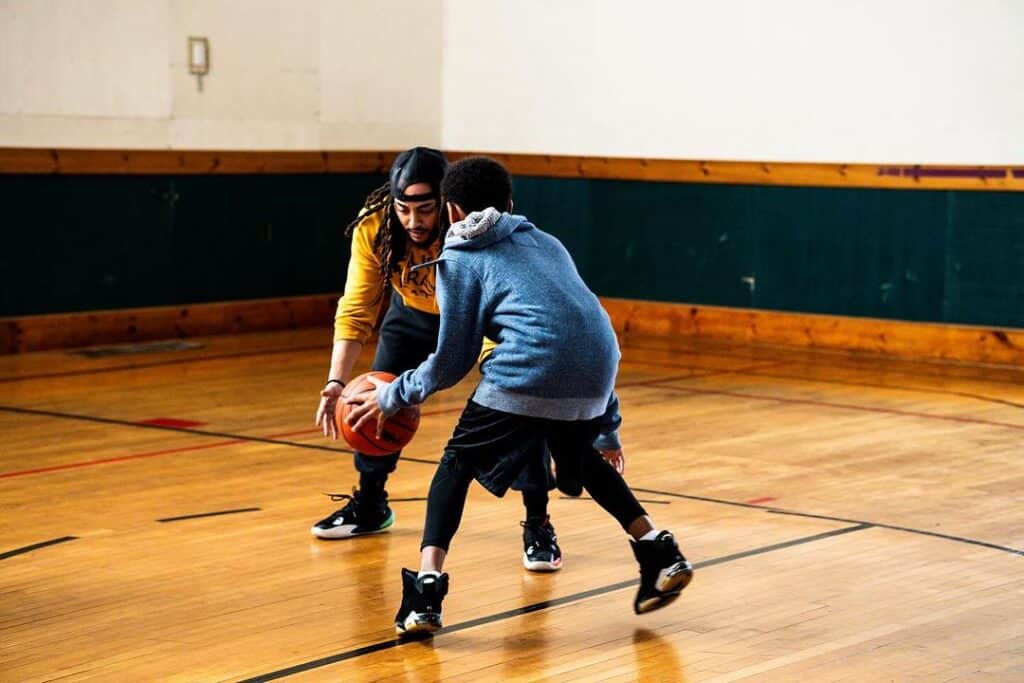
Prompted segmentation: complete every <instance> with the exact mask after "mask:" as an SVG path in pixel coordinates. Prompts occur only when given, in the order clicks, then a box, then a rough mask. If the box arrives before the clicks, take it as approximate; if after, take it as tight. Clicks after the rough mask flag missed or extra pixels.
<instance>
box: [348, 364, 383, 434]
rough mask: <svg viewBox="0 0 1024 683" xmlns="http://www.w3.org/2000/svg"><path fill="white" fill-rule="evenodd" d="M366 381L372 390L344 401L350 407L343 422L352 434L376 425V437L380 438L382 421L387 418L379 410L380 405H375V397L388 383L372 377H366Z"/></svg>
mask: <svg viewBox="0 0 1024 683" xmlns="http://www.w3.org/2000/svg"><path fill="white" fill-rule="evenodd" d="M366 380H367V381H368V382H370V384H372V385H373V389H370V390H369V391H363V392H361V393H358V394H356V395H354V396H349V397H348V398H346V399H345V403H348V404H349V405H351V406H352V407H351V408H350V409H349V411H348V417H347V418H346V419H345V421H346V422H348V425H349V428H350V429H351V430H352V431H353V432H358V431H359V430H360V429H362V428H363V425H367V424H374V423H376V426H377V436H378V437H380V435H381V432H383V431H384V421H385V420H387V419H388V416H387V415H385V414H384V411H383V410H381V409H380V404H379V403H377V395H378V393H379V392H380V390H381V389H383V388H384V387H386V386H388V385H389V384H390V382H385V381H383V380H380V379H377V378H376V377H374V376H373V375H370V376H369V377H367V378H366Z"/></svg>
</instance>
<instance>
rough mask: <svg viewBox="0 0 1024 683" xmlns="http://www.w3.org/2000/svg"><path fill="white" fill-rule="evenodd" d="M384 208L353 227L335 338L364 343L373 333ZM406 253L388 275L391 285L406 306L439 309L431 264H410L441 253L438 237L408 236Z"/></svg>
mask: <svg viewBox="0 0 1024 683" xmlns="http://www.w3.org/2000/svg"><path fill="white" fill-rule="evenodd" d="M386 211H387V209H386V208H385V209H381V210H380V211H377V212H375V213H371V214H368V215H366V216H364V217H363V219H362V220H361V221H360V222H359V224H358V225H356V228H355V230H353V231H352V256H351V258H350V259H349V261H348V277H347V278H346V280H345V293H344V294H342V296H341V298H340V299H338V311H337V313H335V316H334V341H342V340H352V341H357V342H360V343H361V344H365V343H366V341H367V340H368V339H369V338H370V335H371V334H372V333H373V326H374V325H375V324H376V323H377V317H378V315H379V314H380V310H381V307H382V306H383V305H384V296H383V293H384V277H383V276H382V275H381V273H380V265H381V257H380V254H378V253H377V252H376V251H374V249H373V241H374V239H375V238H376V237H377V233H378V232H379V231H380V226H381V223H382V221H383V219H384V216H385V215H386V214H385V212H386ZM405 252H406V253H405V257H404V258H403V259H402V261H401V263H400V264H399V267H398V270H397V271H396V272H394V273H392V275H391V286H392V287H393V288H394V290H395V291H396V292H398V295H399V296H401V297H402V301H404V302H405V305H406V306H408V307H409V308H414V309H416V310H417V311H423V312H425V313H433V314H434V315H437V314H438V313H439V311H438V309H437V299H436V298H435V297H434V291H435V282H434V270H435V269H434V268H420V269H419V270H417V271H416V272H410V271H411V269H412V267H413V266H416V265H419V264H421V263H426V262H427V261H433V260H435V259H436V258H437V257H438V256H439V255H440V253H441V240H440V239H436V240H434V241H433V242H432V243H431V244H430V245H428V246H426V247H420V246H419V245H417V244H415V243H413V242H412V241H411V240H410V241H407V242H406V247H405Z"/></svg>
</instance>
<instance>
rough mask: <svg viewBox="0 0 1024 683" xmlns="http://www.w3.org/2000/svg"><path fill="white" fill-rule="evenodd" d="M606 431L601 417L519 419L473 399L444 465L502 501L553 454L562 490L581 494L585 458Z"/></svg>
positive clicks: (442, 463)
mask: <svg viewBox="0 0 1024 683" xmlns="http://www.w3.org/2000/svg"><path fill="white" fill-rule="evenodd" d="M600 428H601V425H600V418H594V419H593V420H581V421H574V422H567V421H563V420H548V419H545V418H540V417H529V416H526V415H515V414H512V413H505V412H502V411H500V410H494V409H492V408H486V407H484V406H482V405H480V404H478V403H475V402H474V401H473V399H472V397H470V399H469V402H467V403H466V408H465V409H464V410H463V411H462V416H461V417H460V418H459V422H458V424H457V425H456V426H455V433H454V434H452V438H451V439H450V440H449V441H448V445H447V446H445V449H444V456H443V457H442V458H441V465H442V466H444V467H449V468H451V469H452V470H453V472H454V473H455V474H456V475H467V474H468V475H471V476H472V477H473V478H474V479H476V480H477V481H478V482H480V485H481V486H483V487H484V488H485V489H487V490H488V491H490V492H491V493H493V494H494V495H496V496H499V497H501V496H504V495H505V492H506V491H507V490H508V488H509V486H510V485H511V484H512V482H513V481H514V480H515V479H516V477H517V476H518V475H519V474H520V473H521V472H522V471H523V468H524V467H526V466H527V465H532V467H533V468H534V469H535V468H537V467H538V466H539V465H543V464H544V463H545V452H546V450H547V449H550V452H551V456H552V457H553V458H554V461H555V466H556V468H557V470H558V477H557V479H558V488H559V489H560V490H562V491H563V492H564V493H567V494H569V495H579V494H580V491H581V490H582V484H581V483H580V482H581V481H582V475H581V471H582V469H581V468H582V467H583V466H584V465H583V463H584V462H585V461H586V460H587V459H588V458H586V457H584V456H586V455H587V454H589V453H591V452H594V446H593V444H594V439H596V438H597V435H598V432H599V431H600ZM545 469H546V468H545Z"/></svg>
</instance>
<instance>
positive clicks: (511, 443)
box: [420, 401, 647, 551]
mask: <svg viewBox="0 0 1024 683" xmlns="http://www.w3.org/2000/svg"><path fill="white" fill-rule="evenodd" d="M467 412H474V413H476V420H475V422H476V423H477V424H479V422H480V419H479V418H480V414H481V413H485V414H486V413H490V414H492V415H494V416H499V417H500V418H502V419H504V420H506V421H508V419H509V418H510V417H512V418H514V419H513V421H514V422H519V420H518V419H515V418H518V416H509V415H508V414H507V413H500V412H499V411H492V410H490V409H487V408H481V407H480V406H476V405H475V404H473V402H472V401H470V404H469V406H467ZM463 415H464V418H465V415H466V413H464V414H463ZM520 419H521V422H520V424H519V425H518V427H513V429H512V430H510V431H509V432H508V438H507V439H505V440H502V439H500V438H499V440H497V441H495V440H489V441H488V442H487V443H483V442H481V441H477V442H476V443H475V444H473V445H471V446H469V447H467V448H463V449H459V450H457V451H456V450H453V449H452V446H453V442H455V441H456V440H457V439H458V437H459V436H460V430H461V429H462V428H463V425H464V423H465V419H463V420H460V422H459V425H458V426H457V427H456V428H455V435H454V436H453V437H452V441H450V442H449V447H448V450H446V452H445V457H444V458H443V459H442V461H441V464H440V465H438V467H437V471H436V472H435V473H434V479H433V481H431V483H430V493H429V494H428V497H427V519H426V522H425V524H424V527H423V541H422V543H421V544H420V549H421V550H422V549H423V548H425V547H427V546H434V547H438V548H442V549H443V550H445V551H447V550H448V546H449V545H450V544H451V540H452V538H453V537H454V536H455V532H456V530H458V528H459V523H460V522H461V521H462V513H463V510H464V509H465V506H466V496H467V494H468V493H469V484H470V482H472V481H473V479H475V478H485V477H483V476H481V475H483V474H485V471H486V470H488V469H490V468H491V464H490V463H488V464H486V465H481V464H480V462H479V461H480V460H487V461H491V462H493V461H495V460H501V459H503V458H504V457H505V456H506V455H507V454H510V453H517V454H518V453H523V452H528V451H529V452H531V455H530V456H529V457H532V458H537V459H540V458H542V454H543V451H541V450H539V449H537V448H535V447H533V446H531V445H530V444H529V443H528V440H529V433H530V432H532V433H533V435H534V436H535V437H537V436H539V437H540V438H541V439H546V440H547V443H548V445H550V447H551V451H552V455H553V456H554V459H555V463H556V464H557V465H558V468H559V471H562V470H563V468H565V469H570V470H573V471H574V473H575V474H576V476H578V477H579V479H580V482H581V483H582V484H583V488H584V489H586V490H587V492H588V493H589V494H590V495H591V496H592V497H593V498H594V500H595V501H596V502H597V504H598V505H600V506H601V507H602V508H604V510H605V511H607V512H608V513H609V514H610V515H611V516H612V517H614V518H615V520H616V521H617V522H618V523H619V525H620V526H621V527H622V528H623V529H624V530H625V529H626V528H628V527H629V525H630V524H631V523H633V521H635V520H636V519H637V518H638V517H642V516H643V515H645V514H647V513H646V511H645V510H644V508H643V506H642V505H640V502H639V501H637V499H636V496H634V495H633V492H632V491H631V490H630V489H629V486H628V485H627V484H626V482H625V480H624V479H623V478H622V475H620V474H619V473H618V472H616V471H615V468H613V467H612V466H611V465H609V464H608V463H607V461H605V459H604V458H603V457H601V454H600V453H598V452H597V451H595V450H594V449H593V447H592V446H591V442H592V440H593V435H592V434H590V430H589V429H583V430H580V429H578V428H576V427H577V426H579V425H581V424H582V423H557V422H554V421H549V420H537V419H536V418H520ZM563 425H564V426H565V428H567V429H565V428H563ZM545 432H547V434H546V436H545ZM463 434H465V432H463ZM456 446H457V444H456ZM485 449H486V455H484V451H485ZM474 451H475V453H474ZM475 456H483V457H479V458H476V457H475ZM492 471H493V470H492ZM485 487H486V488H488V489H489V490H491V491H492V492H493V493H497V494H498V495H501V493H499V492H498V490H496V489H495V487H494V486H493V485H492V484H491V482H488V483H486V484H485ZM499 490H500V487H499Z"/></svg>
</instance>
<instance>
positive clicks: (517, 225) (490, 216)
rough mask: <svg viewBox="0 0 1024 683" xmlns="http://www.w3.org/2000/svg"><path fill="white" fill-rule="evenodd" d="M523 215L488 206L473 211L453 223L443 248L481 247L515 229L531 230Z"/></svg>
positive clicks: (504, 236) (531, 225)
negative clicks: (501, 211) (481, 209)
mask: <svg viewBox="0 0 1024 683" xmlns="http://www.w3.org/2000/svg"><path fill="white" fill-rule="evenodd" d="M533 229H534V228H533V224H532V223H530V222H529V221H527V220H526V217H525V216H514V215H512V214H510V213H500V212H499V211H498V210H497V209H495V208H492V207H489V208H486V209H484V210H483V211H474V212H473V213H471V214H469V215H468V216H466V217H465V218H464V219H463V220H461V221H459V222H458V223H453V224H452V226H451V227H450V228H449V229H448V234H447V235H446V236H445V238H444V248H445V249H465V250H473V249H483V248H484V247H488V246H490V245H492V244H494V243H495V242H499V241H501V240H503V239H505V238H506V237H508V236H509V235H511V234H512V233H513V232H516V231H517V230H533Z"/></svg>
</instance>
